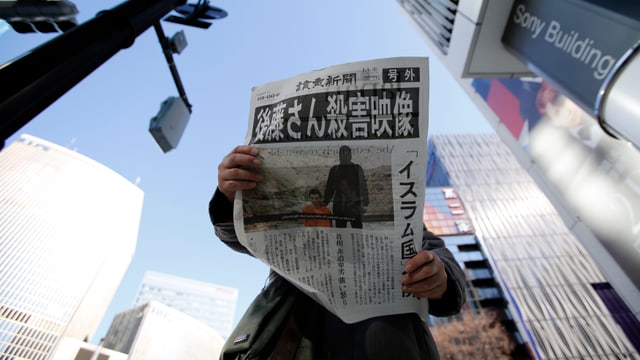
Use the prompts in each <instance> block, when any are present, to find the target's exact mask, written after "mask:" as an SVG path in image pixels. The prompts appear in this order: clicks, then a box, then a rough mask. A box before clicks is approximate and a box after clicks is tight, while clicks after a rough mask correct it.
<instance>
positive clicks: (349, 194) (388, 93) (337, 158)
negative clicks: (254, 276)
mask: <svg viewBox="0 0 640 360" xmlns="http://www.w3.org/2000/svg"><path fill="white" fill-rule="evenodd" d="M428 75H429V73H428V58H426V57H397V58H385V59H377V60H370V61H363V62H355V63H347V64H342V65H337V66H333V67H328V68H325V69H322V70H316V71H311V72H309V73H305V74H301V75H298V76H295V77H291V78H288V79H284V80H281V81H276V82H273V83H268V84H265V85H263V86H258V87H255V88H253V89H252V94H251V109H250V115H249V124H248V131H247V136H246V143H247V144H252V145H255V146H257V147H259V148H260V157H261V158H262V160H263V164H264V165H263V170H264V175H265V179H264V180H263V181H262V182H260V183H259V184H258V187H257V188H256V189H254V190H250V191H244V192H243V193H239V194H238V196H236V200H235V201H236V203H235V206H234V209H235V213H234V223H235V228H236V232H237V234H238V238H239V240H240V242H241V243H242V244H243V245H244V246H245V247H246V248H247V249H248V250H249V251H250V252H251V253H252V254H253V255H254V256H255V257H256V258H258V259H260V260H261V261H263V262H264V263H265V264H267V265H268V266H269V267H270V268H272V269H273V270H275V271H276V272H277V273H279V274H280V275H281V276H283V277H285V278H286V279H288V280H289V281H291V282H292V283H293V284H295V285H296V286H297V287H298V288H299V289H301V290H302V291H304V292H305V293H306V294H308V295H309V296H311V297H312V298H313V299H315V300H316V301H317V302H319V303H320V304H322V305H323V306H324V307H325V308H327V309H328V310H329V311H331V312H332V313H334V314H335V315H336V316H338V317H339V318H340V319H342V320H343V321H345V322H347V323H353V322H357V321H361V320H364V319H367V318H370V317H375V316H382V315H391V314H397V313H407V312H416V313H418V314H419V315H420V316H421V317H422V318H423V319H426V318H427V313H428V308H427V306H428V302H427V300H420V299H417V298H415V297H413V296H412V295H410V294H407V293H403V292H402V287H401V282H402V281H401V279H402V276H403V271H404V269H403V267H404V264H405V263H406V261H407V260H408V259H409V258H411V257H412V256H414V255H415V254H416V253H417V252H418V251H420V249H421V246H422V227H423V222H422V219H423V215H422V214H423V208H424V190H425V169H426V158H427V154H426V151H427V146H426V144H427V125H428V79H429V76H428Z"/></svg>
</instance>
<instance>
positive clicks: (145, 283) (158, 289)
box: [135, 271, 238, 339]
mask: <svg viewBox="0 0 640 360" xmlns="http://www.w3.org/2000/svg"><path fill="white" fill-rule="evenodd" d="M151 300H155V301H158V302H161V303H163V304H165V305H167V306H169V307H171V308H174V309H176V310H179V311H181V312H183V313H185V314H187V315H190V316H191V317H193V318H195V319H197V320H199V321H201V322H202V323H204V324H206V325H207V326H209V327H210V328H212V329H214V330H216V331H217V332H218V333H219V334H220V336H222V338H224V339H226V338H227V336H229V334H230V333H231V330H232V326H233V319H234V317H235V312H236V304H237V302H238V290H237V289H235V288H230V287H225V286H220V285H216V284H210V283H206V282H202V281H196V280H192V279H187V278H182V277H178V276H174V275H169V274H162V273H157V272H153V271H147V272H146V273H145V275H144V278H143V279H142V284H141V285H140V290H139V292H138V296H137V298H136V301H135V305H142V304H145V303H148V302H149V301H151Z"/></svg>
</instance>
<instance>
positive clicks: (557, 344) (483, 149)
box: [425, 134, 640, 359]
mask: <svg viewBox="0 0 640 360" xmlns="http://www.w3.org/2000/svg"><path fill="white" fill-rule="evenodd" d="M432 187H441V188H443V187H444V188H445V189H446V188H448V187H451V188H453V189H455V191H456V193H457V195H459V198H460V200H461V201H456V200H455V199H453V198H452V199H451V200H450V202H452V204H453V205H454V206H453V207H452V206H449V205H448V207H449V210H448V211H449V214H452V213H454V212H455V213H457V214H458V215H462V214H463V213H464V214H466V215H467V216H468V220H469V221H470V222H471V224H468V223H457V224H459V226H462V228H456V229H453V230H455V231H454V232H456V231H457V232H458V233H460V232H461V229H463V230H465V229H466V230H465V231H463V233H468V232H470V231H473V232H474V233H475V235H476V237H475V238H476V239H477V241H478V244H479V249H476V248H475V245H474V244H473V241H471V240H470V238H469V237H466V238H464V237H463V238H461V239H463V240H464V239H466V240H465V241H466V243H460V244H454V243H452V242H451V240H449V241H448V246H449V247H455V249H454V250H453V251H454V253H455V254H456V256H457V257H458V259H459V261H460V263H461V264H462V265H463V266H464V267H465V268H466V269H467V276H468V277H469V279H468V280H469V281H471V282H473V281H474V280H478V281H476V282H475V285H474V286H473V288H474V292H475V293H474V294H470V297H469V300H470V302H469V304H468V305H467V306H469V307H478V306H479V307H491V306H494V307H495V306H500V301H501V299H500V298H501V297H503V298H504V303H505V304H506V306H507V307H506V312H505V314H506V317H507V318H510V319H512V320H513V323H514V325H515V326H516V328H517V332H514V331H513V330H515V329H511V332H512V333H514V334H517V335H516V336H521V337H522V339H521V342H524V343H526V344H527V345H526V346H527V347H528V348H529V350H528V352H529V353H530V354H531V356H533V357H535V358H539V359H613V358H615V359H620V358H623V359H635V358H639V356H640V355H639V354H638V352H637V350H636V349H635V348H634V344H633V341H634V340H637V332H634V331H637V329H638V327H637V325H638V324H637V321H636V322H635V323H634V320H635V317H634V316H633V314H632V313H631V312H630V310H629V309H628V308H626V307H625V306H624V303H623V302H622V301H621V300H620V298H619V297H618V296H617V294H616V292H615V291H614V290H613V289H611V287H610V286H609V285H608V282H607V280H606V279H605V278H604V276H603V275H602V273H601V272H600V271H599V270H598V267H597V266H596V265H595V263H594V261H593V259H592V258H591V256H589V254H588V253H587V252H586V251H585V249H584V248H583V246H582V245H581V243H580V242H579V241H578V240H577V239H576V238H575V236H573V235H572V233H571V232H570V231H569V229H568V228H567V227H566V225H565V224H564V222H563V220H562V218H561V217H560V215H559V214H558V212H557V211H556V209H555V208H554V207H553V205H552V204H551V203H550V202H549V200H548V199H547V197H546V196H545V195H544V194H543V193H542V192H541V191H540V189H539V188H538V187H537V185H536V184H535V182H534V181H533V180H532V179H531V177H530V176H529V174H528V173H527V172H526V171H525V170H523V169H522V168H521V166H520V165H519V163H518V162H517V160H516V159H515V158H514V156H513V155H512V154H511V152H510V150H509V149H508V148H507V147H506V146H505V145H504V144H503V143H502V142H501V141H500V139H499V138H498V137H497V135H495V134H481V135H435V136H431V137H430V139H429V165H428V167H427V188H428V189H429V188H432ZM429 194H430V192H429V191H428V192H427V196H429ZM456 203H458V204H457V205H456ZM461 203H464V210H463V212H462V213H461V209H462V208H461ZM427 210H428V209H426V210H425V214H426V215H425V216H426V217H427V218H428V217H429V215H428V213H429V212H428V211H427ZM431 217H432V218H436V219H437V216H435V217H434V216H431ZM425 221H426V222H427V226H429V227H430V228H432V229H434V230H435V231H436V232H441V233H442V232H445V233H446V232H447V231H448V232H452V231H453V230H447V229H446V227H444V225H438V224H435V225H434V224H430V223H429V221H430V220H429V219H426V220H425ZM454 224H456V223H455V222H454ZM439 228H443V229H444V230H439ZM458 235H460V234H458ZM479 250H481V251H479ZM485 257H486V259H485ZM483 262H484V264H488V265H489V267H486V266H480V265H482V264H483ZM488 271H490V274H491V278H489V276H488V275H489V273H487V272H488ZM493 281H495V283H493ZM603 289H605V291H603ZM603 295H606V296H603ZM492 299H493V300H492ZM489 300H491V301H492V303H489V302H487V301H489ZM483 301H484V302H485V304H483ZM612 303H616V304H617V307H615V306H614V307H612V306H611V304H612ZM634 329H635V330H634ZM634 334H635V335H634Z"/></svg>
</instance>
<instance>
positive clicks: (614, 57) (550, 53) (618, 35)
mask: <svg viewBox="0 0 640 360" xmlns="http://www.w3.org/2000/svg"><path fill="white" fill-rule="evenodd" d="M634 2H635V1H633V2H631V1H630V2H628V3H634ZM596 3H602V5H601V6H599V5H596ZM614 3H615V2H614ZM618 3H619V2H618ZM609 4H611V2H608V1H596V0H590V1H584V0H583V1H577V0H562V1H559V0H515V1H514V4H513V7H512V9H511V14H510V17H509V19H508V21H507V25H506V28H505V31H504V33H503V37H502V42H503V44H504V45H505V46H506V47H507V48H508V49H509V50H510V51H512V52H513V53H514V54H515V56H517V57H519V58H520V59H521V60H522V61H523V62H525V63H526V64H527V65H528V66H529V68H531V69H532V70H533V71H535V72H536V73H538V74H539V75H541V76H543V77H545V78H546V79H547V80H548V81H550V82H552V83H554V85H556V87H558V88H560V89H561V90H562V91H564V92H565V93H566V95H567V96H569V97H570V98H572V99H573V100H574V101H575V102H576V103H578V104H579V105H581V106H582V107H583V108H584V109H585V110H586V111H587V112H590V113H593V109H594V104H595V103H596V98H597V96H598V92H599V91H600V87H601V85H602V83H603V82H604V81H605V79H606V77H607V75H609V73H610V72H611V71H612V70H614V67H615V65H616V63H617V61H618V59H620V58H621V56H623V55H624V54H625V52H627V50H628V49H630V48H631V47H633V45H634V44H635V43H636V42H637V41H638V40H640V20H639V19H634V18H632V17H629V16H631V14H633V13H635V12H636V11H637V10H638V9H639V7H638V5H634V4H625V5H623V6H625V7H627V8H629V9H621V8H620V5H619V4H617V5H616V6H617V7H618V8H615V9H614V8H612V7H614V5H609ZM631 8H633V9H631ZM634 10H635V11H634ZM625 12H626V14H625Z"/></svg>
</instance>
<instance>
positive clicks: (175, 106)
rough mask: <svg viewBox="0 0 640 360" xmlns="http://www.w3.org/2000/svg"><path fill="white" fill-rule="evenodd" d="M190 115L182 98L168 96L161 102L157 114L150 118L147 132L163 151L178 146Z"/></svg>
mask: <svg viewBox="0 0 640 360" xmlns="http://www.w3.org/2000/svg"><path fill="white" fill-rule="evenodd" d="M190 115H191V114H190V112H189V110H188V109H187V106H186V105H185V104H184V101H183V100H182V98H179V97H175V96H170V97H169V98H168V99H167V100H165V101H163V102H162V104H161V105H160V111H159V112H158V115H156V116H154V117H153V118H151V122H150V123H149V132H150V133H151V135H152V136H153V138H154V139H155V141H156V143H157V144H158V145H159V146H160V149H162V151H163V152H165V153H167V152H169V151H170V150H172V149H175V148H176V147H177V146H178V142H179V141H180V138H181V137H182V133H183V132H184V129H185V128H186V126H187V123H188V122H189V116H190Z"/></svg>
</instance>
